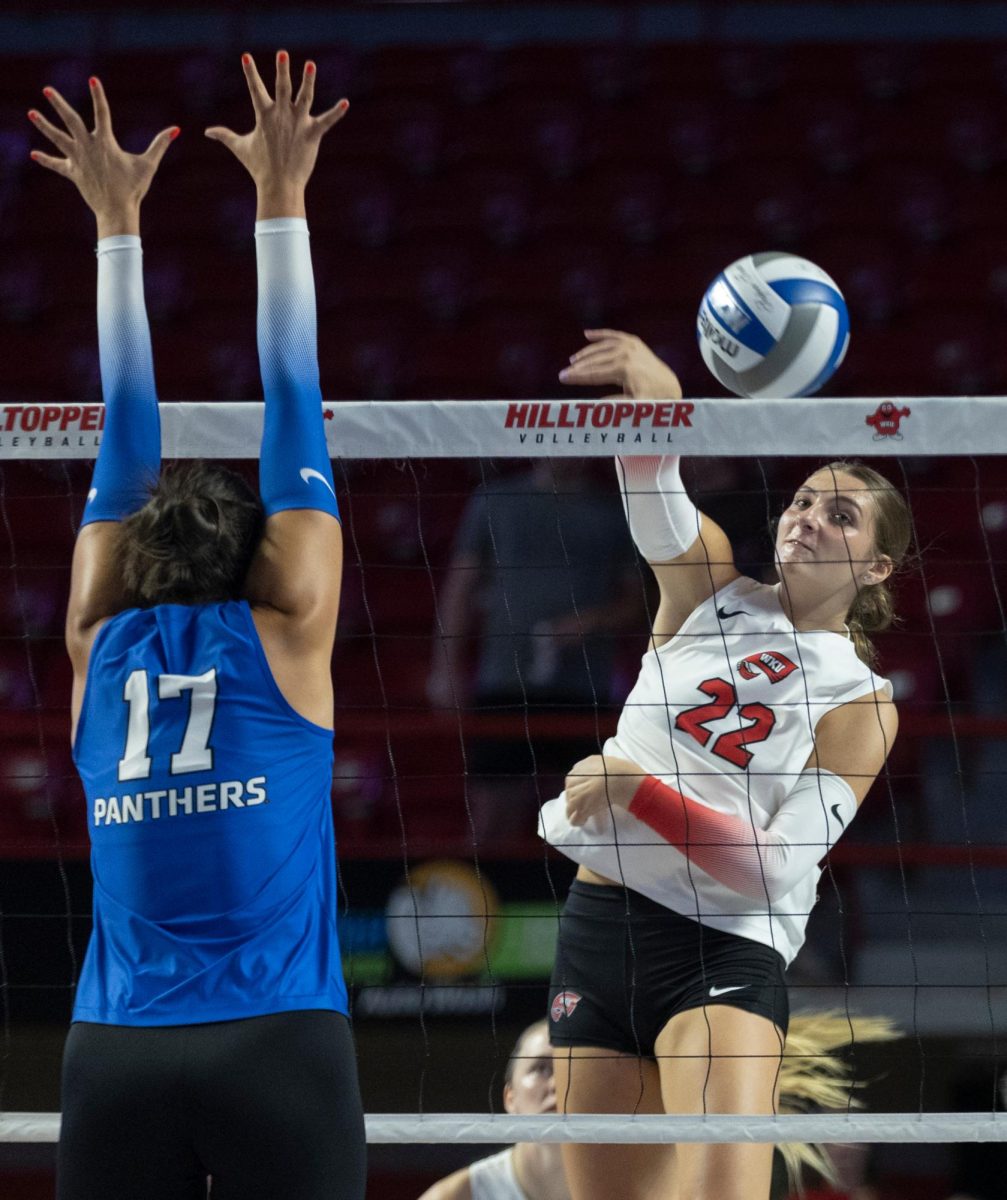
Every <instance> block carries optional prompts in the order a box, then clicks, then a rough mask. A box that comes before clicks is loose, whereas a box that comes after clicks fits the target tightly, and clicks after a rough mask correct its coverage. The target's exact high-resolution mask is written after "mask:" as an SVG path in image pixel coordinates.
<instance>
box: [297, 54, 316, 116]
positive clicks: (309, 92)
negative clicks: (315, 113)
mask: <svg viewBox="0 0 1007 1200" xmlns="http://www.w3.org/2000/svg"><path fill="white" fill-rule="evenodd" d="M314 99H315V64H314V63H313V62H310V61H309V62H306V63H305V64H304V74H303V75H302V76H301V86H300V87H299V88H298V89H297V99H296V100H295V101H294V103H295V104H296V105H297V107H298V108H300V109H303V110H304V111H305V112H311V105H312V103H313V101H314Z"/></svg>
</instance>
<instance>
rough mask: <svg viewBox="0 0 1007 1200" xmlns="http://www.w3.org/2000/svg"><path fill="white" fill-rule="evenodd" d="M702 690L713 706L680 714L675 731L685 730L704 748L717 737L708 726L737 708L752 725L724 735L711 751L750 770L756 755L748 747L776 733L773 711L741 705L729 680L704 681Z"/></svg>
mask: <svg viewBox="0 0 1007 1200" xmlns="http://www.w3.org/2000/svg"><path fill="white" fill-rule="evenodd" d="M699 690H700V691H701V692H703V693H704V694H705V695H707V696H709V697H710V700H711V703H709V704H697V705H696V707H695V708H687V709H686V710H685V711H684V712H680V713H679V714H678V717H677V718H676V720H675V728H676V729H681V730H684V732H685V733H687V734H689V735H690V736H691V737H694V738H695V739H696V741H697V742H699V744H700V745H701V746H705V745H706V744H707V742H709V740H710V738H711V737H713V733H712V732H711V731H710V730H709V729H707V728H706V726H707V724H709V723H710V722H711V721H719V720H721V719H722V718H724V717H726V716H727V715H728V713H729V712H730V711H731V709H732V708H735V707H737V709H738V716H739V718H740V719H741V720H744V721H751V722H752V723H751V724H750V725H740V724H739V727H738V728H737V729H731V730H728V732H727V733H722V734H721V735H720V737H718V738H717V740H716V741H715V742H714V743H713V745H712V746H711V747H710V753H711V754H716V756H717V757H718V758H723V759H725V760H726V761H727V762H729V763H731V764H732V765H733V766H735V767H741V768H745V767H747V766H748V764H749V763H750V762H751V761H752V752H751V750H746V749H745V747H746V746H751V745H753V744H754V743H756V742H764V741H765V740H766V738H767V737H769V735H770V734H771V733H772V732H773V726H774V725H775V724H776V717H775V716H774V714H773V710H772V709H771V708H768V707H767V706H766V705H765V704H742V705H738V693H737V692H736V691H735V688H734V684H733V683H731V682H730V681H729V680H727V679H704V680H703V682H702V683H701V684H700V685H699Z"/></svg>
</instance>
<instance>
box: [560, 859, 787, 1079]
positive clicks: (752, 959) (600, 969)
mask: <svg viewBox="0 0 1007 1200" xmlns="http://www.w3.org/2000/svg"><path fill="white" fill-rule="evenodd" d="M711 1004H728V1005H730V1006H731V1007H733V1008H743V1009H744V1010H745V1011H746V1012H751V1013H756V1014H757V1015H758V1016H760V1017H766V1018H767V1020H770V1021H772V1022H773V1023H774V1024H775V1025H777V1026H778V1027H779V1029H780V1030H781V1032H782V1033H783V1034H784V1035H786V1032H787V1024H788V1021H789V1018H790V1007H789V1004H788V1000H787V985H786V982H785V981H784V978H783V959H782V957H781V956H780V955H779V954H778V953H777V952H776V951H775V950H773V949H772V948H771V947H770V946H764V945H762V943H760V942H753V941H752V940H751V939H749V938H743V937H738V935H737V934H733V933H724V932H723V931H721V930H719V929H711V928H709V926H704V925H701V924H700V923H699V922H698V921H694V920H691V919H690V918H689V917H683V916H681V915H680V914H679V913H676V912H672V911H671V909H668V908H665V907H664V906H663V905H661V904H657V903H656V902H655V901H653V900H650V899H648V898H647V897H646V896H641V895H640V894H639V893H638V892H633V891H630V890H629V889H628V888H622V887H615V886H612V887H607V886H603V885H599V884H593V883H583V882H581V881H580V880H579V879H575V880H574V882H573V883H572V884H571V886H570V894H569V896H568V897H567V901H566V904H565V905H564V906H563V912H562V914H561V916H560V926H559V941H558V944H557V947H556V965H555V967H554V968H553V974H552V981H551V983H550V985H549V1040H550V1042H551V1043H552V1045H554V1046H604V1047H606V1048H609V1049H612V1050H621V1051H624V1052H626V1053H627V1054H636V1055H639V1056H642V1057H653V1055H654V1045H655V1043H656V1041H657V1036H658V1034H659V1033H660V1032H661V1030H662V1029H663V1028H664V1026H665V1025H666V1024H667V1022H668V1021H669V1020H670V1019H671V1018H672V1017H673V1016H675V1015H676V1014H677V1013H680V1012H685V1011H687V1010H688V1009H690V1008H703V1007H705V1006H707V1005H711Z"/></svg>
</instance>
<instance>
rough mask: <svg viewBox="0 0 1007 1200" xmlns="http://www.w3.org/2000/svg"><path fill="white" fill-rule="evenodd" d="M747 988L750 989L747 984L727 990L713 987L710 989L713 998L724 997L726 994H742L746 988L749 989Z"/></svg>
mask: <svg viewBox="0 0 1007 1200" xmlns="http://www.w3.org/2000/svg"><path fill="white" fill-rule="evenodd" d="M747 987H748V984H747V983H737V984H735V985H734V987H726V988H719V987H712V988H710V995H711V996H723V995H724V993H725V992H740V991H742V990H743V989H744V988H747Z"/></svg>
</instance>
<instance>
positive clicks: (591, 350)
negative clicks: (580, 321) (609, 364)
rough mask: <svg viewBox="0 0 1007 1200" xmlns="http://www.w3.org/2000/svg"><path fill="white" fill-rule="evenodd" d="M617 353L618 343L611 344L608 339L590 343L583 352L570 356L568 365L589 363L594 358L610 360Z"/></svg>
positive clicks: (579, 351)
mask: <svg viewBox="0 0 1007 1200" xmlns="http://www.w3.org/2000/svg"><path fill="white" fill-rule="evenodd" d="M618 353H619V343H618V342H611V341H609V340H608V339H606V340H605V341H603V342H591V343H590V344H589V345H587V346H585V347H584V349H583V350H578V351H577V353H576V354H571V355H570V363H571V365H573V364H575V363H581V362H589V361H590V360H591V359H594V358H612V357H613V356H615V355H616V354H618Z"/></svg>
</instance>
